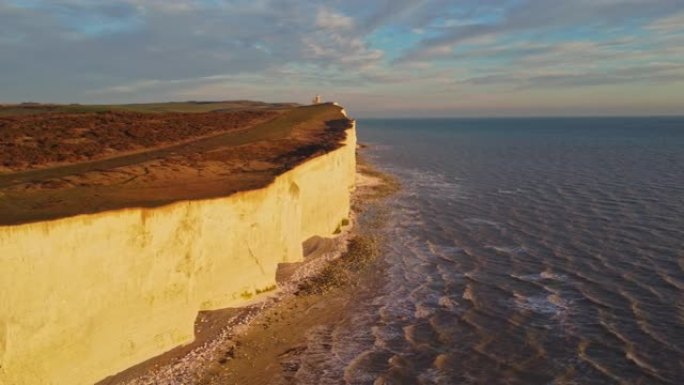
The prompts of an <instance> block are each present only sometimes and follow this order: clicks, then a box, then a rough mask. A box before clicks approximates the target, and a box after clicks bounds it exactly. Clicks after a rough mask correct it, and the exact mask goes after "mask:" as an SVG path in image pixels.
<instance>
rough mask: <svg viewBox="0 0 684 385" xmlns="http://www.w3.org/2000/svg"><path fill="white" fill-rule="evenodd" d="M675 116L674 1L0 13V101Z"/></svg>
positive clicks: (682, 13)
mask: <svg viewBox="0 0 684 385" xmlns="http://www.w3.org/2000/svg"><path fill="white" fill-rule="evenodd" d="M315 94H321V95H322V97H323V99H324V100H329V101H337V102H339V103H341V104H342V105H344V106H345V107H346V109H347V110H348V111H349V112H350V113H351V114H352V115H354V116H356V117H387V116H396V117H404V116H415V117H426V116H576V115H590V116H597V115H661V114H667V115H684V0H480V1H476V0H318V1H313V0H300V1H294V0H292V1H290V0H246V1H243V0H120V1H113V0H112V1H101V0H0V103H12V102H26V101H33V102H54V103H89V104H90V103H132V102H150V101H172V100H173V101H185V100H234V99H250V100H263V101H270V102H299V103H308V102H310V100H311V99H312V97H313V96H314V95H315Z"/></svg>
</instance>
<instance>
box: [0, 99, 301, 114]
mask: <svg viewBox="0 0 684 385" xmlns="http://www.w3.org/2000/svg"><path fill="white" fill-rule="evenodd" d="M295 106H296V105H295V104H294V103H264V102H253V101H248V100H235V101H224V102H167V103H140V104H13V105H0V116H11V115H34V114H44V113H51V112H52V113H71V114H79V113H87V112H107V111H128V112H141V113H165V112H183V113H193V112H194V113H201V112H211V111H237V110H245V109H251V110H255V109H257V110H258V109H281V108H285V109H286V108H292V107H295Z"/></svg>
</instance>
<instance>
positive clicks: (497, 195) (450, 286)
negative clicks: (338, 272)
mask: <svg viewBox="0 0 684 385" xmlns="http://www.w3.org/2000/svg"><path fill="white" fill-rule="evenodd" d="M358 133H359V137H360V141H361V142H364V143H368V144H370V145H371V146H370V148H369V149H367V150H365V155H366V156H368V157H370V158H371V159H372V161H373V162H374V163H375V164H376V165H378V166H379V168H381V169H382V170H385V171H387V172H390V173H392V174H394V175H396V176H397V177H398V178H399V179H400V180H401V183H402V187H403V188H402V191H401V192H400V193H399V194H398V195H396V196H395V197H393V198H391V202H389V206H390V207H391V208H392V210H391V213H390V214H389V219H388V226H387V228H386V229H385V230H384V231H385V232H386V235H387V236H388V237H387V239H388V242H387V246H386V250H385V253H384V254H383V257H382V258H383V262H384V266H385V269H386V271H384V272H383V275H384V276H385V280H384V283H383V285H382V287H381V288H379V289H377V290H375V291H374V292H373V293H372V294H371V295H368V296H367V297H366V298H359V299H358V301H359V306H358V307H359V311H358V312H356V313H355V314H353V315H347V319H346V320H345V321H343V322H340V324H339V325H337V326H335V327H333V328H328V329H326V330H317V331H314V334H316V333H318V334H317V335H313V336H312V337H311V340H312V341H318V343H321V341H323V340H325V344H324V346H326V349H325V354H319V355H318V356H316V357H315V359H314V358H310V360H309V361H310V362H306V360H307V358H306V357H305V358H304V360H305V362H304V365H303V366H302V368H303V369H302V370H301V373H299V379H300V380H301V382H302V383H316V384H375V385H379V384H487V385H490V384H491V385H496V384H524V385H534V384H555V385H561V384H577V385H590V384H645V385H650V384H684V119H683V118H591V119H590V118H577V119H432V120H418V119H413V120H408V119H406V120H361V121H359V122H358ZM307 365H308V366H307ZM306 368H309V370H308V372H307V370H306Z"/></svg>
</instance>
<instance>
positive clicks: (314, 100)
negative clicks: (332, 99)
mask: <svg viewBox="0 0 684 385" xmlns="http://www.w3.org/2000/svg"><path fill="white" fill-rule="evenodd" d="M311 104H321V95H316V96H314V98H313V101H312V102H311Z"/></svg>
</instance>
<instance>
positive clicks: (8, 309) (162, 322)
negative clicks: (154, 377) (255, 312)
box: [0, 128, 356, 385]
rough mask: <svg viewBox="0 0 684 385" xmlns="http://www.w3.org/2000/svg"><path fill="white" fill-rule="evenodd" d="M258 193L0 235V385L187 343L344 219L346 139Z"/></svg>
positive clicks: (55, 383)
mask: <svg viewBox="0 0 684 385" xmlns="http://www.w3.org/2000/svg"><path fill="white" fill-rule="evenodd" d="M346 133H347V138H346V141H345V143H344V145H343V146H341V147H340V148H338V149H336V150H334V151H331V152H329V153H327V154H324V155H321V156H318V157H315V158H312V159H309V160H308V161H306V162H305V163H302V164H300V165H299V166H297V167H295V168H294V169H292V170H290V171H287V172H285V173H283V174H281V175H279V176H278V177H276V179H275V181H274V182H273V183H271V184H270V185H268V186H267V187H264V188H261V189H258V190H252V191H245V192H240V193H236V194H233V195H230V196H226V197H223V198H217V199H207V200H196V201H182V202H176V203H173V204H169V205H167V206H163V207H159V208H130V209H123V210H115V211H106V212H101V213H97V214H89V215H79V216H74V217H68V218H62V219H57V220H50V221H43V222H34V223H28V224H21V225H15V226H0V384H7V385H10V384H11V385H80V384H92V383H94V382H97V381H99V380H101V379H103V378H105V377H107V376H109V375H112V374H115V373H117V372H119V371H121V370H124V369H126V368H128V367H131V366H133V365H135V364H137V363H139V362H141V361H144V360H146V359H149V358H151V357H154V356H156V355H159V354H161V353H163V352H165V351H168V350H170V349H172V348H174V347H176V346H178V345H181V344H185V343H188V342H190V341H192V339H193V324H194V320H195V317H196V316H197V313H198V311H201V310H212V309H220V308H226V307H232V306H239V305H241V304H244V303H245V302H246V301H248V300H249V299H250V298H251V297H252V296H253V295H254V294H255V293H256V292H257V291H261V290H264V289H268V288H273V287H274V285H275V284H276V282H275V273H276V268H277V265H278V264H279V263H281V262H294V261H299V260H301V258H302V242H303V241H304V240H306V239H308V238H310V237H312V236H315V235H319V236H331V234H332V233H333V232H334V231H335V229H336V228H337V227H338V225H339V224H340V222H341V220H342V219H344V218H347V216H348V214H349V208H350V191H351V190H352V189H353V186H354V178H355V165H356V161H355V147H356V135H355V131H354V128H350V129H348V130H347V131H346Z"/></svg>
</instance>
